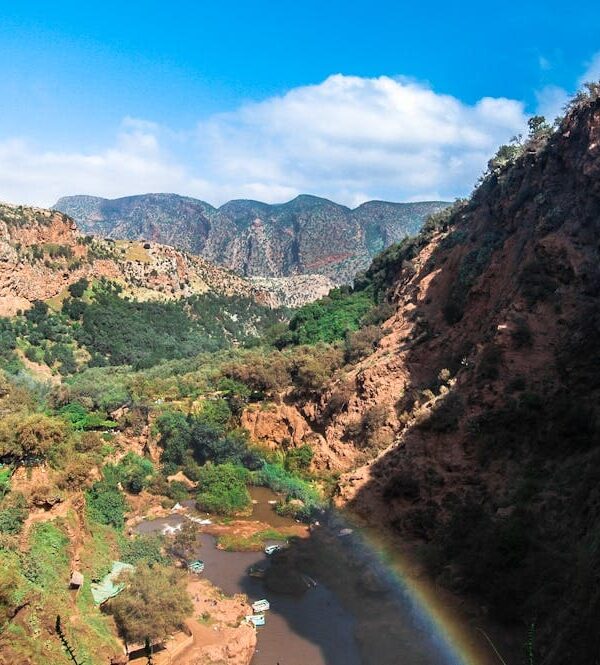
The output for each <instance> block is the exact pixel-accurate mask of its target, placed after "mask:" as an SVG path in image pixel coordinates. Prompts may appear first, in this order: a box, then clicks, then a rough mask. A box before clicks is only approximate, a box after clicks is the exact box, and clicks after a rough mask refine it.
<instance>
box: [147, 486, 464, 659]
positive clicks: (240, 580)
mask: <svg viewBox="0 0 600 665" xmlns="http://www.w3.org/2000/svg"><path fill="white" fill-rule="evenodd" d="M251 494H252V497H253V499H254V500H255V501H256V502H257V503H255V504H254V509H253V514H252V516H250V517H249V518H247V519H260V521H262V522H265V523H268V524H270V525H272V526H274V527H282V526H288V525H290V524H294V523H295V522H294V520H292V519H290V518H286V517H281V516H279V515H277V514H276V513H275V511H274V509H273V506H272V505H271V504H269V503H268V502H269V501H273V500H275V499H276V498H277V497H276V495H274V494H273V492H271V491H270V490H268V489H266V488H252V491H251ZM182 521H184V518H183V517H181V516H178V515H171V516H169V517H166V518H162V519H158V520H152V521H146V522H142V523H141V524H140V525H138V527H137V528H136V531H137V532H138V533H151V532H156V531H160V530H161V529H162V528H163V526H164V525H165V524H171V525H175V524H178V523H180V522H182ZM339 526H340V525H339V523H338V522H336V521H335V520H332V525H331V526H330V527H326V526H324V527H322V528H321V529H320V530H319V531H318V532H317V533H318V534H320V535H317V534H315V535H312V536H311V537H310V538H307V539H306V538H305V539H300V540H298V541H297V542H295V543H292V544H291V546H290V549H289V551H288V554H289V559H290V561H291V565H292V566H293V568H294V570H297V571H299V572H300V573H307V574H309V575H311V577H313V578H314V579H315V580H316V581H317V586H316V587H314V588H310V589H308V590H307V591H306V592H305V593H303V594H302V595H299V596H297V595H288V594H282V593H274V592H273V591H270V590H267V589H266V588H265V585H264V580H262V579H257V578H254V577H250V576H249V575H248V574H247V569H248V568H249V567H250V566H251V565H255V564H260V565H261V566H268V565H276V562H274V560H273V559H272V558H267V557H266V556H265V555H264V554H263V553H262V552H226V551H223V550H218V549H217V548H216V547H215V539H214V538H213V537H212V536H210V535H208V534H201V535H200V538H199V541H200V546H199V548H198V551H197V556H198V558H201V559H202V560H203V561H204V562H205V569H204V573H203V575H204V576H205V577H206V578H207V579H209V580H210V581H211V582H212V583H213V584H215V585H216V586H218V587H220V588H221V589H222V590H223V591H224V592H225V593H226V594H229V595H231V594H235V593H244V594H246V595H247V596H248V598H249V599H250V601H251V602H252V601H255V600H258V599H260V598H267V599H268V600H269V602H270V604H271V609H270V610H269V611H268V612H267V613H266V619H267V621H266V625H265V626H264V627H262V628H259V629H258V647H257V650H256V653H255V656H254V658H253V660H252V665H441V664H443V663H453V662H455V661H454V659H452V658H448V657H447V654H446V653H444V651H443V650H440V649H439V648H438V646H439V645H435V644H434V642H435V640H433V639H431V638H432V635H431V631H430V630H429V629H428V628H427V627H423V626H422V625H419V624H418V621H417V620H416V618H415V613H414V608H412V607H411V606H410V604H409V603H408V602H407V601H406V599H403V598H402V597H401V596H397V594H391V593H390V590H389V589H387V588H385V584H386V582H385V579H384V577H385V575H382V576H380V578H378V580H377V584H376V585H375V588H373V581H372V580H371V578H370V575H371V566H370V564H368V563H366V560H363V559H360V558H359V559H357V557H356V554H355V552H354V549H353V546H352V544H351V539H350V538H343V539H340V538H339V537H338V533H339ZM350 548H352V550H350ZM345 550H348V551H345ZM363 572H364V573H366V574H367V575H368V576H369V578H368V579H369V583H368V584H367V585H366V586H365V580H364V579H363V575H362V573H363Z"/></svg>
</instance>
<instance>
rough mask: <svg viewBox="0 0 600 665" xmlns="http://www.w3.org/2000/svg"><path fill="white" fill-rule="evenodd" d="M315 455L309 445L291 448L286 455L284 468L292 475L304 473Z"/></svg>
mask: <svg viewBox="0 0 600 665" xmlns="http://www.w3.org/2000/svg"><path fill="white" fill-rule="evenodd" d="M314 455H315V453H314V451H313V449H312V448H311V447H310V446H309V445H308V444H306V443H305V444H303V445H302V446H299V447H298V448H291V449H290V450H288V451H287V452H286V454H285V463H284V466H285V468H286V470H287V471H290V472H291V473H304V472H306V471H307V470H308V468H309V467H310V463H311V462H312V459H313V457H314Z"/></svg>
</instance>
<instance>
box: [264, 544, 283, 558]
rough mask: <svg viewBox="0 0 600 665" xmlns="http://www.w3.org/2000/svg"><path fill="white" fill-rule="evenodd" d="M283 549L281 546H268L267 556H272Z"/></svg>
mask: <svg viewBox="0 0 600 665" xmlns="http://www.w3.org/2000/svg"><path fill="white" fill-rule="evenodd" d="M282 549H283V548H282V547H281V545H267V546H266V547H265V554H266V555H267V556H271V554H275V552H279V550H282Z"/></svg>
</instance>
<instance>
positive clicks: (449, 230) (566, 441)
mask: <svg viewBox="0 0 600 665" xmlns="http://www.w3.org/2000/svg"><path fill="white" fill-rule="evenodd" d="M599 246H600V100H599V99H593V98H588V99H587V100H584V101H583V102H581V103H580V104H579V105H578V106H577V107H576V108H574V109H573V110H572V111H571V112H569V113H568V114H567V117H566V118H565V120H564V121H563V123H562V125H561V126H560V128H559V129H558V130H557V131H556V132H555V133H554V134H553V135H552V136H550V137H549V138H538V139H535V140H532V141H530V142H529V143H528V145H527V146H526V148H525V150H524V152H523V154H522V155H521V156H520V157H519V158H518V159H517V160H516V162H515V163H514V164H512V165H510V166H508V167H506V168H503V169H500V170H498V171H497V172H495V173H492V174H490V175H488V177H487V178H486V179H485V180H484V182H483V183H482V185H481V186H480V187H479V188H478V189H477V190H476V192H475V193H474V195H473V197H472V199H471V200H470V201H469V202H467V203H466V204H464V205H463V206H461V207H459V209H457V210H456V211H455V212H454V214H453V215H452V217H451V218H450V221H449V222H448V223H447V224H445V225H444V226H443V228H441V229H438V230H437V231H436V232H434V233H430V238H429V239H428V241H427V242H426V241H425V240H421V241H420V242H417V243H415V244H413V246H412V248H410V247H407V248H405V249H404V250H398V251H397V252H396V255H393V254H389V255H388V258H387V260H383V259H382V260H379V263H377V264H375V265H374V266H373V267H372V268H371V276H372V277H377V274H379V276H381V275H382V274H385V275H386V279H387V282H388V284H390V285H391V289H390V291H389V297H390V299H391V301H392V302H393V303H394V304H395V306H396V313H395V314H394V315H393V316H392V317H391V318H390V319H389V320H388V321H387V322H385V324H383V326H382V328H383V331H384V336H383V339H382V340H381V342H380V343H379V345H378V348H377V349H376V351H375V352H374V353H373V354H372V355H370V356H369V357H367V358H366V359H364V360H363V361H362V362H360V363H359V364H358V365H356V366H355V367H353V368H351V369H350V371H349V372H347V374H346V376H345V378H344V385H340V384H339V383H338V384H336V385H332V386H330V388H329V389H328V391H327V392H326V394H324V395H323V397H322V399H321V401H320V402H319V403H315V404H312V405H305V406H304V407H303V413H304V415H305V416H306V421H307V422H309V423H310V424H311V425H312V427H313V429H314V430H315V431H319V432H321V434H322V445H321V452H323V451H324V450H327V451H335V450H336V449H338V448H339V449H343V450H347V449H348V446H349V445H350V446H353V447H354V450H355V453H354V455H352V454H350V455H348V456H346V457H345V458H344V457H340V460H342V463H341V466H342V467H344V466H345V468H347V469H349V470H348V472H347V473H346V474H345V475H344V476H342V479H341V481H340V485H339V492H338V496H337V501H338V502H339V504H340V505H345V506H349V507H351V508H352V509H353V510H354V511H355V512H357V513H358V514H360V515H361V516H363V517H364V518H365V519H366V520H367V521H368V522H370V523H373V522H375V523H379V524H384V525H386V526H387V527H388V528H391V529H393V530H394V531H395V532H396V533H398V534H400V535H401V536H402V537H403V538H404V539H405V540H407V541H411V542H414V543H419V547H420V549H419V551H420V552H421V553H422V554H423V555H424V556H425V558H426V560H427V561H428V562H429V565H430V568H431V571H432V573H433V574H434V575H435V576H437V578H438V580H439V582H440V583H442V584H444V585H446V586H448V587H451V588H452V589H454V590H456V591H458V592H460V593H463V594H464V593H466V594H472V595H473V596H474V597H475V598H477V599H479V600H480V601H481V602H482V603H483V604H485V606H486V607H487V608H488V609H489V610H490V611H491V612H492V613H493V614H494V615H495V616H496V617H499V618H500V619H502V620H503V621H505V622H506V623H507V625H509V626H511V627H512V628H514V629H516V632H517V633H518V632H519V630H522V631H523V632H526V631H527V630H528V629H531V627H532V626H535V635H536V637H535V638H534V644H533V650H534V652H535V662H539V663H546V664H550V663H552V664H553V665H554V664H556V665H558V664H559V663H592V662H595V659H597V657H598V653H599V652H600V624H599V623H598V621H599V617H600V592H599V591H598V589H600V577H599V575H600V573H599V572H598V571H600V548H599V547H598V542H600V494H599V492H598V486H599V485H598V483H599V482H600V301H599V299H600V256H599ZM340 394H343V398H340ZM369 428H370V429H369ZM374 432H375V434H377V436H373V433H374ZM361 455H362V456H363V459H365V460H366V461H365V463H364V464H363V465H359V466H358V467H355V468H352V467H353V465H354V464H355V463H356V462H357V460H360V458H361ZM323 457H324V458H325V457H326V456H323ZM367 458H369V459H367ZM330 464H331V465H332V466H335V462H333V463H331V462H330Z"/></svg>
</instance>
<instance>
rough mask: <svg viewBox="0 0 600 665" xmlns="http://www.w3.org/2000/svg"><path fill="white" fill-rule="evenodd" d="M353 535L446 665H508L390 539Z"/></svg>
mask: <svg viewBox="0 0 600 665" xmlns="http://www.w3.org/2000/svg"><path fill="white" fill-rule="evenodd" d="M353 535H354V538H355V539H358V541H360V543H361V544H362V546H363V547H365V548H367V550H368V551H369V552H370V554H371V555H372V556H374V558H375V559H376V560H377V561H378V562H379V563H380V564H381V565H382V566H383V567H384V569H385V570H386V572H387V573H388V579H390V578H391V581H392V583H393V584H394V586H395V587H396V590H397V591H398V592H399V593H400V595H401V597H402V600H403V601H405V603H406V605H407V606H408V607H409V609H410V611H411V614H412V615H413V616H414V617H415V619H416V622H417V623H418V624H419V625H420V626H422V627H423V628H424V629H425V630H426V632H427V633H428V636H429V639H430V641H431V644H432V646H433V647H434V648H435V650H436V651H437V652H438V653H439V654H440V656H441V658H442V663H443V665H502V664H504V665H506V662H505V661H504V659H503V658H502V656H501V654H500V653H499V652H498V651H497V650H496V647H495V645H494V644H493V643H492V641H491V640H490V638H489V636H488V635H487V633H485V632H484V631H483V630H482V629H481V628H478V627H476V626H472V625H469V624H468V623H467V621H466V619H465V618H464V617H462V616H461V615H460V612H459V611H457V609H456V607H452V606H451V605H450V603H449V602H447V601H444V600H443V599H442V594H441V593H440V592H439V590H436V588H435V586H434V585H433V584H432V583H431V582H430V581H428V580H424V579H423V578H422V576H417V575H416V574H415V570H414V568H415V566H414V563H412V562H411V561H410V560H409V559H408V557H406V556H405V555H404V554H402V552H401V551H400V550H399V548H397V547H394V546H393V544H392V543H391V542H390V540H389V539H388V540H386V539H385V537H384V536H382V535H381V533H379V532H377V531H375V530H374V529H368V528H360V529H358V530H356V531H354V534H353Z"/></svg>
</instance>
